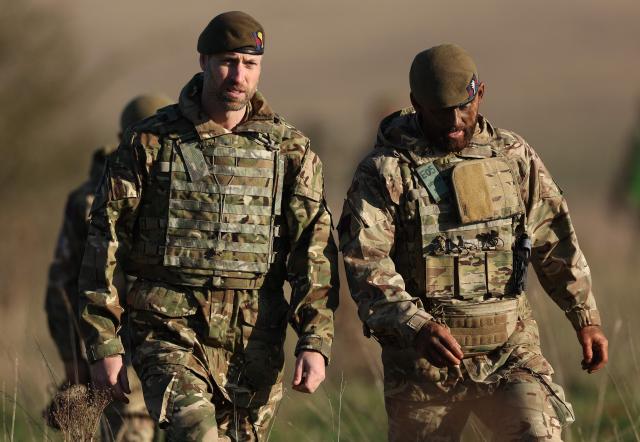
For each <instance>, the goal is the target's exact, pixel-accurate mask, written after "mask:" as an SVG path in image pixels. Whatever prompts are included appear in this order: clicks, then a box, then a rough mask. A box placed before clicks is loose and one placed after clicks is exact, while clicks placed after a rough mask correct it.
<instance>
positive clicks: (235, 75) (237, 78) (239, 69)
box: [229, 63, 245, 83]
mask: <svg viewBox="0 0 640 442" xmlns="http://www.w3.org/2000/svg"><path fill="white" fill-rule="evenodd" d="M229 76H230V77H231V79H232V80H233V82H234V83H242V79H243V78H244V76H245V67H244V66H242V63H239V64H237V65H236V66H234V68H233V69H231V71H230V72H229Z"/></svg>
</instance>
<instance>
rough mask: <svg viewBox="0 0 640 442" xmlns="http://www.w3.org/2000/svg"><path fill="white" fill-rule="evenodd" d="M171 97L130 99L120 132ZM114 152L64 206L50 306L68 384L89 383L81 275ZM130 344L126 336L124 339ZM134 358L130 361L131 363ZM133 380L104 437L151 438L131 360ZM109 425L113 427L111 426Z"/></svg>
mask: <svg viewBox="0 0 640 442" xmlns="http://www.w3.org/2000/svg"><path fill="white" fill-rule="evenodd" d="M171 103H172V101H171V100H169V99H168V98H165V97H163V96H161V95H140V96H138V97H135V98H134V99H132V100H131V101H129V102H128V103H127V105H126V106H125V107H124V109H123V110H122V114H121V115H120V133H119V134H118V138H121V136H122V133H123V132H124V131H125V130H126V129H127V128H128V127H129V126H131V125H132V124H134V123H137V122H138V121H140V120H142V119H144V118H147V117H150V116H151V115H153V114H155V113H156V111H157V110H158V109H159V108H161V107H164V106H167V105H169V104H171ZM114 150H115V146H114V145H107V146H103V147H101V148H99V149H97V150H96V151H95V152H94V154H93V158H92V160H91V168H90V172H89V178H88V179H87V181H85V182H84V183H83V184H82V185H80V186H79V187H78V188H77V189H75V190H74V191H73V192H71V193H70V194H69V197H68V198H67V203H66V205H65V210H64V220H63V223H62V229H61V230H60V234H59V235H58V243H57V246H56V250H55V254H54V259H53V262H52V263H51V265H50V267H49V279H48V281H47V293H46V296H45V310H46V313H47V322H48V324H49V331H50V332H51V337H52V338H53V340H54V342H55V344H56V347H57V348H58V352H59V353H60V356H61V358H62V361H63V363H64V369H65V375H66V380H65V382H64V384H86V383H88V382H89V365H88V363H87V360H86V355H85V352H84V351H83V349H82V345H81V340H80V338H79V334H78V321H77V319H76V318H77V312H78V275H79V274H80V266H81V264H82V255H83V253H84V245H85V242H86V240H87V230H88V225H87V224H88V223H87V221H88V218H89V209H91V204H92V203H93V200H94V198H95V190H96V187H98V184H100V179H101V177H102V173H103V171H104V167H105V163H106V161H107V155H109V154H110V153H111V152H113V151H114ZM118 276H119V277H118V284H119V285H120V286H121V287H124V285H125V281H124V280H125V275H124V274H119V275H118ZM124 341H125V344H126V343H127V339H124ZM128 362H129V361H128ZM127 368H128V369H129V380H130V381H131V382H130V387H131V391H132V392H131V394H130V395H129V399H130V400H129V403H128V404H124V403H122V402H118V403H115V404H111V405H110V406H109V407H108V408H107V409H106V410H105V415H106V417H107V421H106V422H102V425H101V426H100V428H101V431H102V438H103V439H104V440H105V441H106V440H111V439H115V440H118V441H140V442H142V441H149V442H150V441H152V440H153V437H154V432H155V429H154V424H153V421H152V420H151V418H150V417H149V415H148V413H147V409H146V407H145V404H144V399H143V397H142V388H141V387H140V382H139V381H138V379H137V377H136V376H135V373H133V368H131V366H130V364H128V365H127ZM107 424H108V425H107Z"/></svg>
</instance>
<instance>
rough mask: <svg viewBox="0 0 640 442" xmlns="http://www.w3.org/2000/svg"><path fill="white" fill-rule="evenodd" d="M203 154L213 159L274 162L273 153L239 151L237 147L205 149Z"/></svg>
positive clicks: (267, 151) (265, 151) (248, 150)
mask: <svg viewBox="0 0 640 442" xmlns="http://www.w3.org/2000/svg"><path fill="white" fill-rule="evenodd" d="M203 152H204V154H205V155H207V156H213V157H234V158H249V159H254V160H273V155H274V154H273V152H272V151H269V150H258V149H238V148H236V147H211V146H209V147H205V148H204V149H203Z"/></svg>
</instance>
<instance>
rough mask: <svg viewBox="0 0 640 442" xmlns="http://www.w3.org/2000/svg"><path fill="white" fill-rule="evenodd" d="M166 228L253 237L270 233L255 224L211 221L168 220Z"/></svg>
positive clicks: (265, 228)
mask: <svg viewBox="0 0 640 442" xmlns="http://www.w3.org/2000/svg"><path fill="white" fill-rule="evenodd" d="M168 226H169V227H174V228H176V229H191V230H199V231H207V232H226V233H250V234H254V235H268V234H269V231H270V229H269V226H268V225H262V226H261V225H256V224H236V223H218V222H213V221H202V220H197V219H181V218H170V219H169V223H168Z"/></svg>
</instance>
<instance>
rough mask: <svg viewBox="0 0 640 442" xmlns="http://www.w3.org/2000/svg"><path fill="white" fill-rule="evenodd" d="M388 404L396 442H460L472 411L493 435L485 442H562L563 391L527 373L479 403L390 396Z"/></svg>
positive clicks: (513, 376)
mask: <svg viewBox="0 0 640 442" xmlns="http://www.w3.org/2000/svg"><path fill="white" fill-rule="evenodd" d="M385 405H386V409H387V414H388V416H389V441H390V442H404V441H406V442H414V441H442V442H445V441H446V442H448V441H451V442H453V441H458V440H460V439H461V433H462V431H463V429H464V427H465V424H466V422H467V419H468V418H469V416H470V414H471V413H473V414H474V415H476V416H477V417H478V418H479V419H480V420H481V421H482V422H483V423H484V424H486V426H487V427H488V430H489V431H491V433H492V434H491V437H490V438H486V439H483V440H494V441H501V442H504V441H513V442H517V441H533V440H545V441H547V440H548V441H560V440H562V439H561V432H562V427H563V422H561V419H562V418H563V416H564V415H563V414H562V413H563V412H564V410H565V408H564V395H563V393H562V390H561V389H560V387H559V386H558V385H556V384H553V383H552V382H551V379H550V378H549V377H544V378H543V379H542V381H541V380H539V379H538V378H537V377H535V376H534V375H532V374H530V373H527V372H525V371H517V370H516V371H514V372H512V373H511V374H510V377H509V382H506V383H504V384H502V385H501V386H500V387H499V388H498V389H497V390H496V391H495V392H494V393H493V394H491V395H489V396H484V397H482V398H479V399H474V400H469V401H464V402H456V403H452V402H450V403H428V404H425V403H422V402H412V401H404V400H402V399H392V398H387V399H386V401H385ZM558 407H560V411H556V410H557V409H558ZM559 415H560V416H561V417H560V418H559V417H558V416H559ZM565 419H566V418H565Z"/></svg>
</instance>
